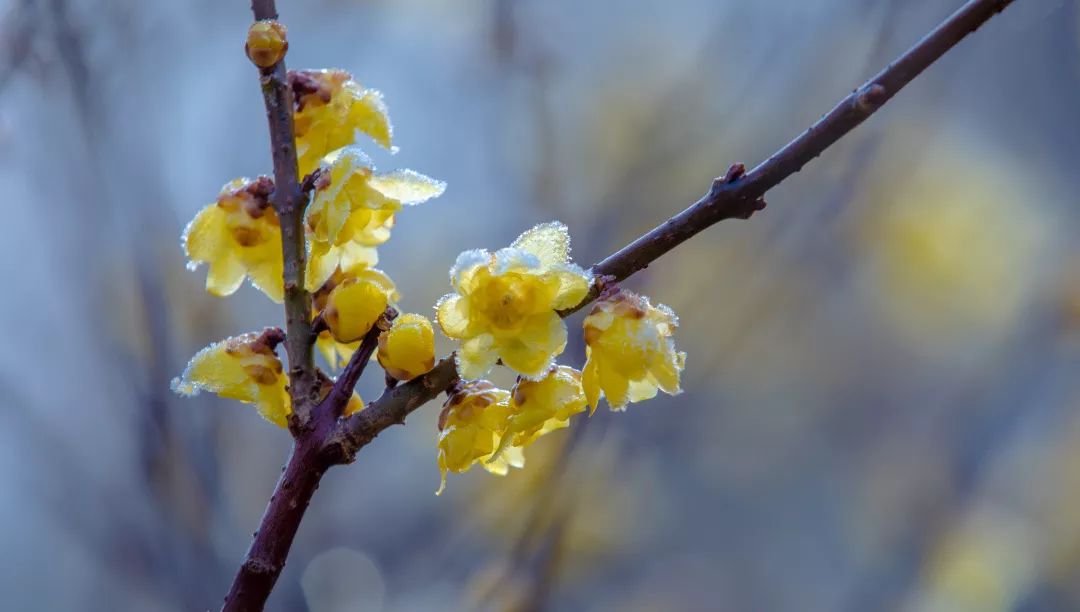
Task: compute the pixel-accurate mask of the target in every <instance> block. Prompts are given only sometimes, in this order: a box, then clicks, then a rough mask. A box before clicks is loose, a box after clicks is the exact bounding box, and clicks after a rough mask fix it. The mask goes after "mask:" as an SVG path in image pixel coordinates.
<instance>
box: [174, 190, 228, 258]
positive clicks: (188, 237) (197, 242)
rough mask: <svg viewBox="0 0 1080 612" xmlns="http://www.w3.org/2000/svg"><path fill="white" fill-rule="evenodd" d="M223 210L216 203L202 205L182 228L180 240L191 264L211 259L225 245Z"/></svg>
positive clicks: (215, 256)
mask: <svg viewBox="0 0 1080 612" xmlns="http://www.w3.org/2000/svg"><path fill="white" fill-rule="evenodd" d="M225 215H226V213H225V210H224V209H223V208H221V207H220V206H218V205H217V203H213V204H209V205H207V206H205V207H203V209H202V210H200V211H199V212H198V213H196V215H195V218H194V219H192V220H191V222H190V223H188V224H187V227H185V228H184V233H183V234H182V235H181V238H180V242H181V244H182V245H183V247H184V254H185V255H187V256H188V259H190V260H191V262H192V263H193V264H197V263H202V262H208V261H213V260H215V259H217V258H218V256H219V254H220V253H221V252H222V251H223V250H225V249H226V247H227V240H228V234H227V231H228V230H227V228H226V227H225Z"/></svg>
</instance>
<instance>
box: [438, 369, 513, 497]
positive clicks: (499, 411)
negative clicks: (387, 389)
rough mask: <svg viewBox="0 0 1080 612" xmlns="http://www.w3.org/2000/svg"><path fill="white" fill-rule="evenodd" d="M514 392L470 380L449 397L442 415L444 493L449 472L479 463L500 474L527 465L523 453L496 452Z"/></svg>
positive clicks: (440, 444)
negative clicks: (503, 454) (500, 453)
mask: <svg viewBox="0 0 1080 612" xmlns="http://www.w3.org/2000/svg"><path fill="white" fill-rule="evenodd" d="M509 407H510V392H508V391H506V390H504V389H499V388H497V387H495V386H494V385H492V384H491V383H490V382H488V381H486V380H466V381H462V382H461V383H460V384H459V386H458V387H457V388H456V389H455V390H454V391H453V392H452V393H451V394H450V395H449V396H448V397H447V399H446V402H445V403H444V404H443V410H442V413H441V414H440V415H439V442H438V464H439V471H440V472H441V473H442V485H441V486H440V487H439V491H438V492H437V494H438V493H441V492H442V490H443V489H444V488H445V485H446V474H447V472H457V473H461V472H465V471H467V470H468V469H469V468H471V467H472V466H473V465H475V464H476V463H483V467H484V468H485V469H487V470H488V471H491V472H493V473H496V474H505V473H506V469H507V468H509V467H511V466H514V467H521V466H522V465H523V464H524V456H523V455H521V454H520V453H505V454H506V455H507V456H506V457H494V456H493V453H494V452H495V450H496V449H497V448H498V447H499V444H500V442H501V440H502V438H503V436H504V434H505V432H506V429H507V425H508V418H509Z"/></svg>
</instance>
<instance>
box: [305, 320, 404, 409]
mask: <svg viewBox="0 0 1080 612" xmlns="http://www.w3.org/2000/svg"><path fill="white" fill-rule="evenodd" d="M397 315H398V313H397V310H395V309H394V308H393V307H391V308H387V309H386V312H385V313H384V314H383V315H382V316H381V317H379V320H378V321H376V322H375V325H372V326H371V329H369V330H368V333H367V334H365V335H364V339H363V340H361V341H360V346H359V347H357V349H356V351H355V352H354V353H353V354H352V357H350V358H349V363H347V364H345V367H344V369H342V370H341V374H339V375H338V377H337V380H336V381H334V386H333V388H332V389H330V392H329V393H327V394H326V397H324V398H323V400H322V401H321V402H319V406H318V407H317V408H316V409H315V419H316V421H317V422H320V423H321V422H323V421H328V420H329V421H336V420H337V419H338V418H340V417H341V413H342V412H344V411H345V406H347V405H348V404H349V400H350V399H352V392H353V389H354V388H355V387H356V382H357V381H358V380H360V375H361V374H363V373H364V368H366V367H367V364H368V361H370V360H371V356H372V355H373V354H374V353H375V349H376V348H378V347H379V335H380V334H381V333H383V332H384V331H386V330H388V329H390V323H391V322H393V320H394V319H395V318H397Z"/></svg>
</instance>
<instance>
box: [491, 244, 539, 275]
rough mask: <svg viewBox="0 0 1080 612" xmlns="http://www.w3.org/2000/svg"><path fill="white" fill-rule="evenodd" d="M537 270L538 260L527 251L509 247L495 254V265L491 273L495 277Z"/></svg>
mask: <svg viewBox="0 0 1080 612" xmlns="http://www.w3.org/2000/svg"><path fill="white" fill-rule="evenodd" d="M539 269H540V258H539V257H537V256H536V255H533V254H532V253H530V252H528V251H525V250H522V249H515V248H513V247H511V248H508V249H499V250H498V251H496V252H495V265H494V266H492V273H493V274H494V275H496V276H500V275H503V274H506V273H507V272H529V271H534V270H535V271H539Z"/></svg>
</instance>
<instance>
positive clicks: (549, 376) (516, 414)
mask: <svg viewBox="0 0 1080 612" xmlns="http://www.w3.org/2000/svg"><path fill="white" fill-rule="evenodd" d="M587 407H588V402H587V400H586V399H585V391H584V390H582V387H581V372H578V371H577V370H575V369H574V368H571V367H569V366H554V367H552V368H551V369H550V370H548V371H547V373H546V374H545V375H544V377H543V378H541V379H540V380H528V379H522V380H519V381H518V382H517V384H516V385H514V388H513V389H512V390H511V392H510V423H509V427H508V428H507V431H506V435H505V436H504V437H503V441H502V446H503V447H508V446H517V447H521V448H524V447H526V446H528V445H529V444H532V443H533V442H534V441H535V440H536V439H537V438H539V437H540V436H542V435H544V434H546V433H548V432H551V431H555V430H556V429H562V428H564V427H568V426H569V425H570V417H572V416H574V415H575V414H579V413H582V412H585V408H587ZM500 450H501V449H500Z"/></svg>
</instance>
